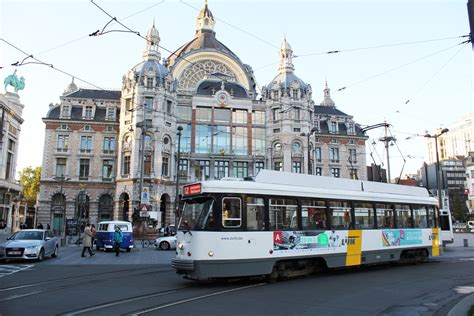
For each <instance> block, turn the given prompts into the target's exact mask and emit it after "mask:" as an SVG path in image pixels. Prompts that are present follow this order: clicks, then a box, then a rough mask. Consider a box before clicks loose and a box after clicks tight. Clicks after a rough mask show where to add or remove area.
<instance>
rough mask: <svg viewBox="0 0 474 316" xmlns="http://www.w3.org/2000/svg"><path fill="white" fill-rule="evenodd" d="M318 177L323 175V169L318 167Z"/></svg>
mask: <svg viewBox="0 0 474 316" xmlns="http://www.w3.org/2000/svg"><path fill="white" fill-rule="evenodd" d="M316 175H317V176H322V175H323V168H321V167H316Z"/></svg>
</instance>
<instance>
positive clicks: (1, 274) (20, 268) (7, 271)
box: [0, 264, 34, 277]
mask: <svg viewBox="0 0 474 316" xmlns="http://www.w3.org/2000/svg"><path fill="white" fill-rule="evenodd" d="M10 267H14V268H15V269H5V270H4V271H2V272H0V277H4V276H7V275H11V274H13V273H17V272H20V271H23V270H26V269H29V268H31V267H34V265H33V264H26V265H21V266H10ZM0 270H1V268H0Z"/></svg>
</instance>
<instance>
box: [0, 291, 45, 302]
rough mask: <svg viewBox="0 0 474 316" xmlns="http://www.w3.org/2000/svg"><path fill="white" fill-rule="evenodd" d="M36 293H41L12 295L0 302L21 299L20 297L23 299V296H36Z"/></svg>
mask: <svg viewBox="0 0 474 316" xmlns="http://www.w3.org/2000/svg"><path fill="white" fill-rule="evenodd" d="M38 293H41V292H39V291H35V292H29V293H25V294H18V295H12V296H8V297H5V298H2V299H0V302H5V301H10V300H16V299H17V298H22V297H25V296H31V295H35V294H38Z"/></svg>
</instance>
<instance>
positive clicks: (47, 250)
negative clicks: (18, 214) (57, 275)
mask: <svg viewBox="0 0 474 316" xmlns="http://www.w3.org/2000/svg"><path fill="white" fill-rule="evenodd" d="M58 248H59V247H58V238H57V237H56V236H54V234H53V233H52V232H51V231H49V230H46V229H24V230H20V231H17V232H16V233H14V234H13V235H12V236H10V237H9V238H8V239H7V241H5V242H4V243H2V244H0V260H6V259H27V260H38V261H42V260H43V259H44V257H45V256H51V257H57V256H58Z"/></svg>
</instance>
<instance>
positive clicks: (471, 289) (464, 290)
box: [454, 286, 474, 294]
mask: <svg viewBox="0 0 474 316" xmlns="http://www.w3.org/2000/svg"><path fill="white" fill-rule="evenodd" d="M454 290H455V291H456V292H458V294H469V293H474V286H458V287H455V288H454Z"/></svg>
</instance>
